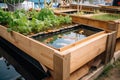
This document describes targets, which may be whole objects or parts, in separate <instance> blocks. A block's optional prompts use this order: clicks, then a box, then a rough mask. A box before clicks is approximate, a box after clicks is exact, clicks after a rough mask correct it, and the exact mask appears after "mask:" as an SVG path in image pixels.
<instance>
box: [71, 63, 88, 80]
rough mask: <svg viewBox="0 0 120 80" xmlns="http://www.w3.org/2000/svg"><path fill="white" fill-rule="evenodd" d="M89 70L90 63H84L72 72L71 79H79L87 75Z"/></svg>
mask: <svg viewBox="0 0 120 80" xmlns="http://www.w3.org/2000/svg"><path fill="white" fill-rule="evenodd" d="M88 72H89V67H88V65H84V66H82V67H81V68H80V69H78V70H77V71H75V72H73V73H72V74H71V76H70V80H79V79H80V78H81V77H83V76H85V75H86V74H87V73H88Z"/></svg>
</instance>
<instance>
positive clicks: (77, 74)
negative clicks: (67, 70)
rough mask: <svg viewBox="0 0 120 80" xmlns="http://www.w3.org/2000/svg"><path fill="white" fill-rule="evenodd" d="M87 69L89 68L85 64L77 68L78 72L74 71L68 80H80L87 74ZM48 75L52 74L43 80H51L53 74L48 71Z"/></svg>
mask: <svg viewBox="0 0 120 80" xmlns="http://www.w3.org/2000/svg"><path fill="white" fill-rule="evenodd" d="M89 69H90V67H89V66H88V65H87V64H86V65H84V66H82V67H81V68H79V69H78V70H76V71H74V72H73V73H72V74H70V79H69V80H78V79H80V78H81V77H83V76H85V75H86V74H88V72H89ZM50 73H51V74H52V76H51V77H48V78H46V79H45V80H53V77H54V72H53V71H50Z"/></svg>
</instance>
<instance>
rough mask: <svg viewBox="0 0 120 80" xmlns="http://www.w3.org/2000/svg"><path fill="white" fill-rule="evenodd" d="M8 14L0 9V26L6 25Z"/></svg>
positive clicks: (8, 18) (8, 19)
mask: <svg viewBox="0 0 120 80" xmlns="http://www.w3.org/2000/svg"><path fill="white" fill-rule="evenodd" d="M10 15H11V13H10V12H5V11H3V10H2V9H0V24H3V25H4V24H8V22H9V21H10Z"/></svg>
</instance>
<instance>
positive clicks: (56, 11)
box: [53, 8, 77, 13]
mask: <svg viewBox="0 0 120 80" xmlns="http://www.w3.org/2000/svg"><path fill="white" fill-rule="evenodd" d="M53 11H54V12H55V13H63V12H70V11H77V9H70V8H65V9H62V8H61V9H59V8H58V9H57V8H56V9H54V10H53Z"/></svg>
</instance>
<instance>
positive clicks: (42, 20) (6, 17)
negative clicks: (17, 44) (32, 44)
mask: <svg viewBox="0 0 120 80" xmlns="http://www.w3.org/2000/svg"><path fill="white" fill-rule="evenodd" d="M34 13H35V14H36V15H34ZM29 17H31V19H29ZM71 20H72V19H71V18H70V17H69V16H65V17H64V16H56V15H54V13H53V11H51V10H49V9H42V11H40V12H35V11H32V12H30V13H29V11H25V10H17V11H14V12H7V11H3V10H0V24H3V23H4V24H7V25H8V29H7V30H8V31H9V32H10V31H16V32H19V33H21V34H24V35H28V34H31V33H38V32H42V31H47V30H48V29H56V28H60V25H61V24H69V23H71Z"/></svg>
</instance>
